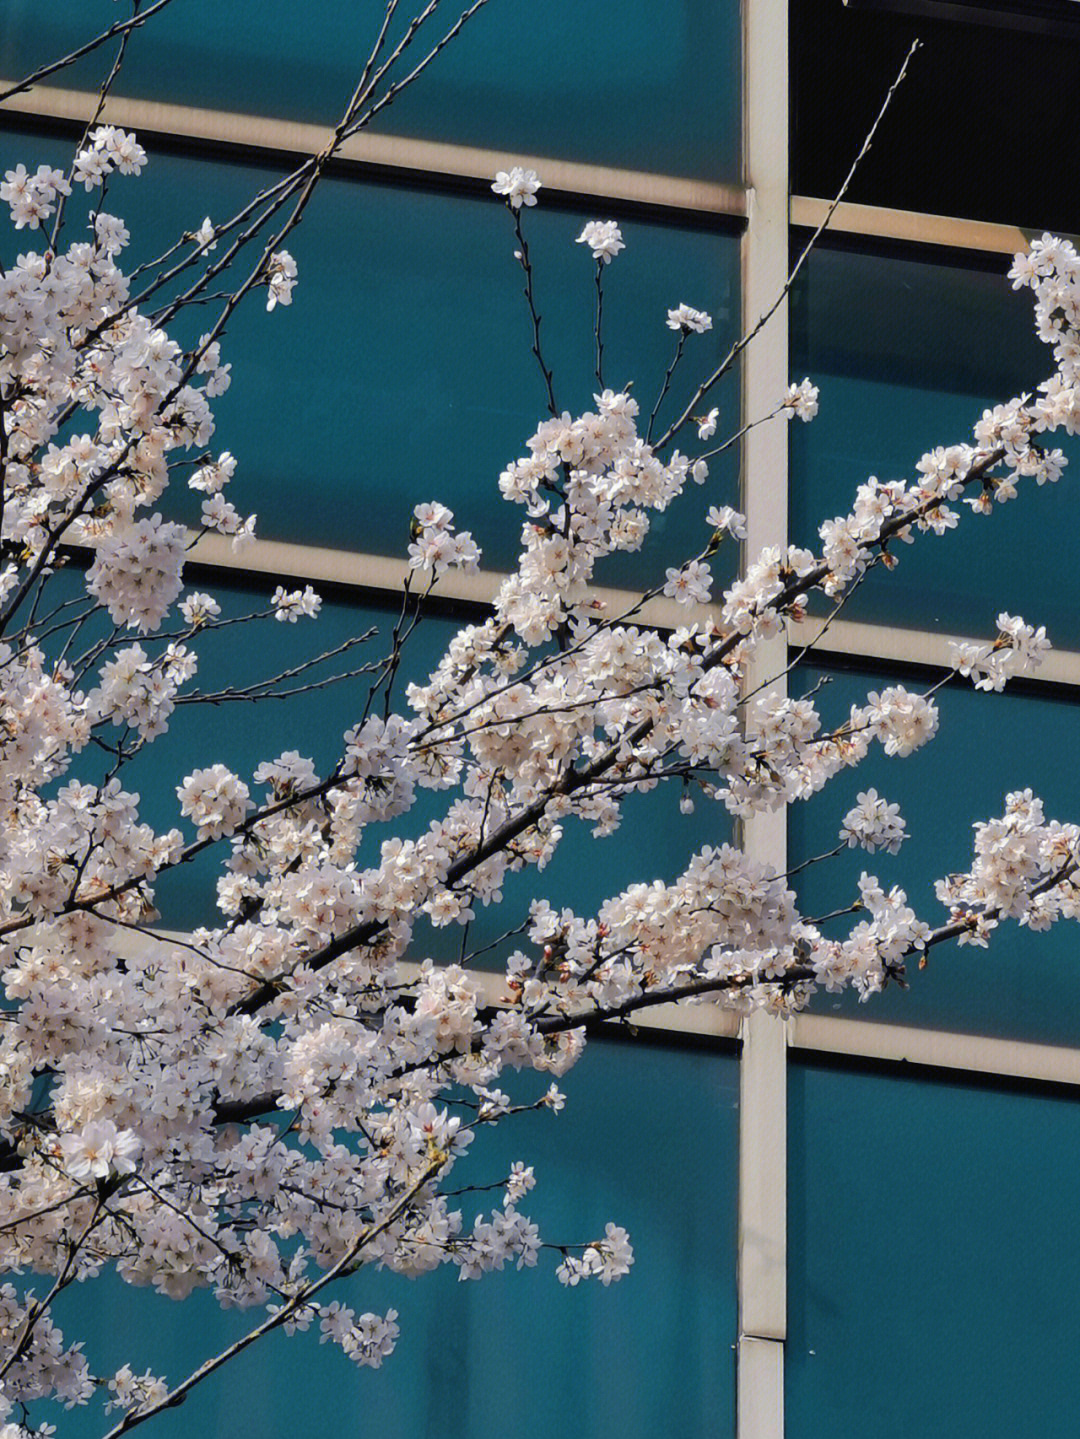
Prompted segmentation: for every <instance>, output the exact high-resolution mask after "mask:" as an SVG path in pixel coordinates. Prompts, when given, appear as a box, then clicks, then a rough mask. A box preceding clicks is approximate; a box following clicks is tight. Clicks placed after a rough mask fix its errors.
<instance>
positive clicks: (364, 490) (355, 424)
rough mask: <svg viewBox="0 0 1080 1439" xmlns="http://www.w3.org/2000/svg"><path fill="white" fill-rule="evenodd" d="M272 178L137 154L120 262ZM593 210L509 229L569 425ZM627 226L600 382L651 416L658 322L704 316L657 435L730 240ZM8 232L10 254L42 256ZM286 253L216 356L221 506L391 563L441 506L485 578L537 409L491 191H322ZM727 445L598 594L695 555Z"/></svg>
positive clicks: (660, 356)
mask: <svg viewBox="0 0 1080 1439" xmlns="http://www.w3.org/2000/svg"><path fill="white" fill-rule="evenodd" d="M5 153H7V154H8V155H9V156H10V157H11V160H10V161H9V162H8V163H9V164H11V163H14V162H15V160H16V159H18V160H22V161H23V162H24V163H26V164H27V166H29V167H34V166H36V165H37V164H39V163H41V162H43V161H45V160H49V161H51V162H53V163H60V162H62V161H63V159H64V157H65V155H66V154H67V153H69V147H68V146H67V143H66V142H65V141H62V140H60V139H56V138H53V139H50V140H44V139H41V138H40V137H30V136H25V135H14V136H12V135H9V136H7V137H6V144H5ZM0 168H4V167H3V166H0ZM276 174H277V172H271V171H269V170H264V169H262V168H259V167H254V166H252V167H247V166H242V165H221V164H213V163H210V162H208V161H203V160H195V159H190V158H181V157H178V156H175V155H165V154H154V155H153V156H152V158H151V163H150V165H149V166H148V167H147V170H146V171H144V173H143V175H142V176H141V177H140V178H139V179H138V180H134V179H127V180H126V181H125V180H124V178H123V177H118V178H117V180H116V184H115V186H114V187H113V189H112V190H111V191H110V196H109V203H110V204H111V205H112V206H113V207H114V208H115V210H116V211H117V212H119V213H121V214H122V215H123V216H124V218H125V221H126V223H127V225H128V228H129V229H130V231H131V233H132V236H133V239H132V244H131V247H130V250H129V251H128V252H127V255H126V258H127V265H128V268H130V267H131V266H132V265H134V264H135V263H137V262H139V261H142V260H145V259H149V258H151V257H153V256H155V255H157V254H158V253H160V252H161V251H162V250H163V249H164V248H165V247H166V246H168V245H169V244H171V243H172V242H173V241H174V240H175V239H176V237H177V236H178V235H179V234H180V233H182V232H183V231H184V230H189V231H190V230H192V229H194V228H197V227H198V225H199V224H200V223H201V221H202V218H203V216H204V214H206V213H207V212H209V213H210V215H211V216H212V217H213V218H214V219H215V220H221V219H223V218H224V217H225V216H227V215H231V214H233V213H234V212H235V211H236V210H237V209H238V208H239V206H240V205H241V204H242V203H244V202H245V201H246V200H247V199H249V198H250V197H251V195H252V194H253V193H255V192H256V190H258V189H260V188H261V187H263V186H264V185H266V184H268V183H270V182H272V181H273V180H274V179H275V178H276ZM85 211H86V204H85V200H84V199H82V198H81V191H80V192H79V195H78V196H76V197H73V201H72V209H71V211H70V215H71V230H70V234H71V235H72V236H74V237H76V238H77V237H78V236H79V234H80V227H81V226H82V224H83V222H84V216H85ZM588 218H589V215H587V214H584V213H583V212H582V213H578V212H572V211H570V210H567V209H564V208H560V207H559V206H556V205H552V204H548V205H547V206H538V207H537V209H536V210H535V211H533V212H530V213H529V214H528V215H527V216H526V224H527V227H528V232H529V234H530V236H531V237H532V238H531V250H532V257H533V263H534V268H535V288H536V296H537V303H538V305H539V307H540V310H541V312H542V315H543V343H544V348H545V354H546V357H547V359H548V362H549V364H550V365H551V366H552V368H553V369H554V372H555V394H556V399H557V402H558V404H559V405H560V407H563V408H565V409H568V410H570V411H572V412H573V413H575V414H577V413H581V412H583V411H585V410H588V409H592V408H594V401H593V394H594V392H595V391H596V389H597V385H596V382H595V375H594V370H593V366H594V351H595V342H594V338H593V327H594V312H595V292H594V288H593V274H594V268H595V267H594V264H593V261H592V260H591V258H590V256H589V255H588V253H587V252H586V249H585V247H584V246H580V245H576V244H575V243H574V240H575V237H576V236H577V235H578V234H579V233H580V230H581V226H582V223H583V219H588ZM625 234H626V241H627V249H626V251H625V253H624V254H622V255H620V256H619V257H618V261H617V262H616V263H615V264H612V265H610V266H608V267H607V270H606V272H605V276H604V284H605V289H606V298H605V305H604V313H605V367H604V375H605V379H606V380H607V382H608V384H613V385H619V386H621V385H624V384H626V383H628V382H634V385H635V388H634V394H635V396H636V397H637V399H638V402H639V404H640V405H641V407H642V410H643V412H644V414H645V415H646V416H647V415H648V414H649V412H650V411H651V409H652V406H653V403H654V400H655V398H656V396H657V395H658V394H659V392H660V388H661V384H662V381H663V376H664V372H665V369H666V368H667V365H668V363H669V361H670V359H671V357H672V355H673V353H674V347H675V336H674V335H673V334H672V332H671V331H670V330H669V329H667V327H666V318H667V310H668V308H670V307H673V306H675V305H677V304H679V303H680V302H682V301H685V302H686V303H688V304H692V305H694V306H696V307H699V308H703V309H706V310H708V311H709V313H710V314H711V315H712V317H713V321H714V329H713V330H712V331H711V332H710V333H708V334H705V335H700V336H699V335H692V336H690V340H689V343H688V344H687V348H686V355H685V357H684V359H683V362H682V365H681V368H680V370H679V371H677V372H676V376H675V380H674V382H673V384H672V389H671V392H670V394H669V396H668V399H667V401H666V403H665V405H664V406H663V408H662V409H661V412H660V416H659V421H658V423H659V424H664V423H666V421H667V420H670V419H672V418H674V417H675V416H676V415H677V414H678V413H679V410H680V409H681V407H682V406H684V405H685V404H686V402H687V401H688V399H689V397H690V395H691V394H692V393H693V389H694V387H695V386H696V385H697V383H698V381H699V380H700V379H701V378H703V377H704V375H705V374H706V373H707V372H708V370H709V368H710V367H712V366H715V364H716V363H717V361H718V359H719V358H720V356H721V354H722V353H723V352H724V351H725V350H726V348H727V346H728V344H729V343H730V339H731V336H732V334H733V333H734V329H735V327H736V325H737V324H738V273H739V272H738V266H739V244H738V240H737V238H736V237H734V236H733V235H727V234H721V233H718V232H716V231H715V230H705V229H686V228H682V229H676V228H671V227H669V226H667V225H665V224H662V223H660V222H658V221H648V222H645V221H638V220H634V221H632V222H629V221H628V222H627V223H626V226H625ZM12 238H13V239H14V238H15V237H14V236H13V237H12ZM17 238H18V241H19V242H20V248H22V246H23V244H26V245H28V246H33V245H35V244H36V246H37V247H38V248H40V246H41V244H43V241H41V240H40V237H39V238H38V239H37V240H36V241H35V238H34V237H33V236H31V235H25V234H24V233H20V234H19V236H18V237H17ZM288 245H289V248H290V250H291V251H292V253H293V254H294V255H295V256H296V260H297V264H298V266H299V272H300V278H299V283H298V285H297V289H296V293H295V296H294V299H293V303H292V305H291V306H290V307H289V308H287V309H282V308H280V307H279V308H278V309H276V310H275V311H274V312H273V313H272V314H267V313H266V312H265V304H264V302H263V300H262V298H261V296H260V295H258V294H256V295H252V296H251V298H250V301H249V303H248V304H247V305H246V306H241V308H240V310H239V311H238V312H237V314H236V315H235V316H234V317H233V318H232V320H231V321H230V323H229V328H228V332H227V336H226V339H225V342H224V345H223V357H224V359H225V360H227V361H229V362H231V363H232V366H233V369H232V374H233V384H232V387H231V388H230V389H229V391H228V392H227V393H226V394H225V395H223V396H222V397H221V398H220V399H219V400H217V401H216V402H215V404H214V413H215V416H216V418H217V431H216V433H215V435H214V439H213V442H212V443H213V446H214V448H215V449H216V450H220V449H228V450H231V451H232V453H233V454H234V455H236V456H237V459H238V462H239V463H238V468H237V474H236V479H235V481H234V483H233V485H232V486H231V497H232V499H233V502H234V503H235V504H236V506H237V508H238V509H240V510H241V511H243V512H245V513H247V512H249V511H252V510H254V511H256V512H257V513H258V516H259V533H260V534H261V535H262V536H263V537H264V538H270V539H286V540H290V541H293V542H294V543H303V544H311V545H327V546H330V547H332V548H336V549H351V550H363V551H366V552H370V553H376V554H381V555H391V556H397V555H404V552H405V549H406V547H407V545H408V532H409V522H410V518H411V515H412V510H413V506H414V505H416V504H418V503H420V502H421V501H425V500H431V499H438V500H441V501H442V502H443V503H445V504H448V505H449V506H450V507H451V509H453V510H454V512H455V517H456V522H457V524H458V525H459V527H460V528H461V529H468V530H471V531H472V533H473V535H474V537H475V538H476V541H477V543H478V544H479V545H480V546H481V549H482V551H483V560H482V563H483V565H484V566H485V567H486V568H491V569H506V568H509V567H511V566H512V564H513V562H514V559H515V556H516V553H517V548H518V544H519V541H520V536H521V524H522V520H523V518H524V510H523V509H522V508H521V507H520V506H518V505H511V504H508V503H506V502H505V501H504V500H503V499H502V497H501V495H500V493H499V490H498V477H499V473H500V471H501V470H502V469H503V468H504V466H505V465H506V464H507V463H508V462H509V461H510V460H512V459H516V458H517V457H519V456H521V455H523V454H526V453H527V450H526V443H525V442H526V440H527V439H528V437H529V436H530V435H531V434H533V433H534V431H535V429H536V426H537V424H538V423H539V422H540V421H541V420H543V419H545V418H546V415H547V410H546V395H545V390H544V385H543V381H542V379H541V376H540V373H539V370H538V369H537V366H536V364H535V361H534V359H533V357H532V355H531V353H530V346H531V343H532V327H531V323H530V320H529V315H528V311H527V309H526V306H525V302H524V300H523V299H522V296H521V271H520V267H519V266H518V265H517V264H516V263H515V261H514V259H513V252H514V248H515V241H514V236H513V227H512V225H511V223H510V220H509V217H508V215H507V214H506V212H505V210H504V209H503V208H502V207H501V205H500V204H499V203H497V202H496V201H495V198H494V196H487V197H485V198H479V199H478V198H475V197H472V198H470V197H466V196H464V195H461V194H452V193H444V192H436V191H432V190H420V189H414V188H397V187H394V186H390V185H376V184H360V183H358V182H354V181H351V180H342V179H331V180H328V181H325V182H324V184H323V186H322V187H321V188H320V189H319V190H318V191H317V192H316V194H315V196H314V198H313V200H312V203H311V205H310V206H309V208H308V211H307V215H306V218H305V220H304V223H303V224H302V226H301V227H300V228H299V229H298V230H297V231H296V232H294V234H293V235H291V236H290V237H289V240H288ZM254 258H255V257H254V256H253V257H252V259H251V261H249V262H248V263H249V264H251V263H254ZM240 273H241V274H246V273H247V272H246V270H245V271H242V272H240ZM673 277H676V278H673ZM216 313H217V309H216V307H214V306H198V307H196V308H195V309H194V311H192V310H190V309H189V310H188V311H187V312H186V313H185V314H184V315H183V316H182V317H181V319H180V320H179V322H178V323H176V324H174V325H173V326H172V327H171V328H170V332H171V333H173V334H174V335H175V336H176V337H177V338H178V339H181V340H184V341H185V342H186V343H194V342H195V341H197V339H198V337H199V335H200V334H201V333H202V332H203V331H205V330H206V329H207V328H208V327H209V323H210V320H211V317H213V316H215V315H216ZM712 403H719V404H721V405H722V406H723V415H724V420H725V424H726V427H727V429H728V430H729V431H730V430H732V429H735V428H737V427H738V423H739V421H738V414H739V410H738V405H739V401H738V393H737V390H736V389H735V388H728V389H724V390H723V391H722V392H721V393H720V394H719V395H718V397H717V398H715V399H714V400H713V401H712ZM722 433H723V431H722V432H721V434H722ZM679 438H680V441H681V443H682V445H683V448H684V450H689V451H690V453H695V452H696V451H697V450H700V448H701V446H700V444H699V443H698V441H697V438H696V433H695V432H694V431H693V428H692V427H689V430H688V432H684V433H683V434H682V435H680V437H679ZM718 438H719V436H718ZM714 443H715V442H714ZM735 453H736V452H735V451H734V450H730V451H728V452H727V453H726V454H725V455H724V456H722V457H720V458H719V459H718V460H717V461H715V462H714V466H713V469H712V473H711V474H710V477H709V480H708V482H707V483H706V485H705V486H704V487H703V488H702V489H698V487H697V486H696V485H693V484H691V485H690V486H689V487H688V492H687V493H686V494H685V495H684V496H683V497H682V499H681V500H680V501H679V502H678V503H676V504H673V505H672V506H671V507H670V509H669V510H667V511H666V512H665V513H663V514H658V515H656V516H655V517H654V519H653V528H652V531H651V534H650V539H649V541H648V542H647V543H646V547H645V549H644V550H643V551H642V552H641V553H639V554H634V555H623V556H616V557H615V558H614V559H613V560H612V562H611V563H609V564H605V565H602V566H600V567H599V568H598V570H597V580H598V582H599V583H603V584H612V585H620V586H627V587H635V588H642V589H644V588H647V587H649V586H651V585H653V584H655V583H657V582H659V583H660V584H663V579H664V568H665V567H666V566H667V565H671V564H673V563H676V562H680V563H681V562H682V561H683V560H684V559H686V558H688V557H689V556H691V555H694V554H697V553H699V552H700V550H701V549H702V548H703V546H704V543H705V542H706V540H707V537H708V531H707V530H706V527H705V524H704V517H705V511H706V509H707V508H708V506H709V505H710V504H713V503H717V504H737V502H738V501H737V463H736V460H735ZM197 498H198V499H201V496H199V497H196V496H194V495H191V496H189V505H188V509H187V511H186V512H184V513H185V517H187V518H194V517H196V516H197V514H198V504H197V503H196V499H197ZM732 563H733V561H732ZM722 569H723V565H722V563H721V564H720V565H718V566H717V570H718V574H719V573H720V572H721V571H722ZM730 578H731V571H730V563H729V568H728V576H727V581H725V582H728V581H729V580H730Z"/></svg>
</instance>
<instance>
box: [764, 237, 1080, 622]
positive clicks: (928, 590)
mask: <svg viewBox="0 0 1080 1439" xmlns="http://www.w3.org/2000/svg"><path fill="white" fill-rule="evenodd" d="M992 263H993V268H992V269H990V270H987V269H975V268H961V267H959V266H956V265H946V264H942V263H937V262H935V263H928V262H926V261H924V260H919V259H911V258H907V257H900V256H898V255H886V254H880V253H853V252H850V251H848V250H830V249H818V250H816V251H815V252H814V253H813V254H812V255H811V256H810V258H809V260H808V261H807V264H806V266H805V267H804V269H803V272H802V275H801V277H800V280H799V282H798V283H797V285H796V288H795V292H794V295H793V298H792V324H791V342H792V360H791V372H792V376H793V378H795V379H801V378H802V376H803V375H804V374H809V375H810V376H811V377H812V379H813V380H814V381H815V383H816V384H819V385H820V386H821V411H820V414H819V415H818V417H817V419H815V420H814V421H813V423H812V424H810V425H794V426H793V427H792V434H791V489H790V494H791V506H790V510H791V536H792V540H793V541H794V542H797V543H799V544H810V545H814V546H816V545H817V543H818V541H817V530H818V526H819V525H820V524H821V522H822V521H823V520H826V519H831V518H832V517H833V516H834V515H843V514H847V513H848V512H849V511H850V509H851V504H852V497H853V495H854V491H855V487H856V486H857V485H858V484H860V483H861V482H862V481H863V480H865V479H866V477H867V475H869V474H875V475H877V476H879V477H880V478H882V479H894V478H914V477H915V474H916V471H915V464H916V462H917V461H918V459H919V458H920V457H921V456H922V455H923V454H924V453H925V452H926V451H927V450H930V449H933V448H934V447H935V446H936V445H951V444H957V443H965V442H970V440H971V430H972V426H973V424H974V423H975V421H976V420H978V419H979V417H980V416H981V414H982V412H983V410H984V409H985V408H986V407H987V406H990V405H994V404H1000V403H1003V402H1005V401H1007V400H1009V399H1011V398H1012V397H1013V396H1015V395H1021V394H1028V393H1031V392H1032V391H1034V389H1035V387H1036V386H1037V385H1038V384H1039V383H1040V381H1042V380H1044V379H1045V378H1046V377H1047V376H1048V375H1049V374H1050V372H1051V370H1052V368H1053V362H1052V359H1051V356H1050V351H1049V349H1048V348H1047V347H1046V346H1045V345H1043V344H1041V343H1040V342H1039V341H1038V340H1037V339H1036V337H1035V334H1034V326H1033V310H1032V304H1031V297H1030V292H1029V291H1023V292H1019V293H1017V292H1014V291H1013V290H1012V289H1011V288H1010V284H1009V282H1008V280H1007V279H1006V278H1005V272H1006V270H1007V269H1008V268H1009V260H1008V257H1007V256H1000V257H996V258H995V259H994V261H993V262H992ZM1053 443H1054V444H1059V445H1061V447H1062V448H1063V449H1064V450H1065V451H1066V453H1067V454H1068V455H1069V456H1070V457H1071V465H1070V467H1069V468H1067V469H1066V471H1065V475H1064V476H1063V478H1062V480H1061V481H1060V482H1059V483H1058V484H1057V485H1045V486H1043V487H1042V488H1041V489H1040V488H1039V487H1038V486H1036V485H1035V484H1034V483H1032V482H1031V481H1030V480H1029V481H1021V484H1020V493H1019V497H1018V499H1017V500H1015V501H1013V502H1011V503H1009V504H1005V505H1001V506H997V507H996V508H995V511H994V513H993V514H992V515H989V516H985V517H984V516H980V515H974V514H972V512H971V510H970V509H969V507H968V506H967V505H964V504H959V505H957V506H955V508H957V509H958V510H960V512H961V518H960V524H959V526H958V527H957V529H956V530H953V531H950V532H949V533H948V534H947V535H946V536H945V537H944V538H943V539H941V540H937V539H935V537H934V536H932V535H927V536H917V537H916V541H915V544H914V545H912V546H907V545H899V546H897V547H896V554H897V557H898V559H899V561H900V563H899V565H898V567H897V569H896V570H895V571H894V572H893V573H891V574H890V573H888V572H885V571H877V572H875V573H873V574H871V575H870V577H869V578H868V579H867V581H866V582H865V584H864V585H863V586H862V588H861V589H860V591H859V593H858V595H857V596H856V597H855V599H854V600H853V601H852V603H851V604H850V605H849V607H848V610H847V611H846V617H847V618H849V619H857V620H867V621H872V622H875V623H889V624H894V625H896V624H899V625H911V626H917V627H919V628H923V629H942V630H944V631H946V632H947V633H951V634H971V635H982V634H986V635H987V636H988V637H989V636H991V635H992V634H993V633H994V628H993V627H994V621H995V619H996V617H997V615H998V613H999V612H1000V611H1001V610H1003V609H1005V610H1008V611H1009V612H1010V613H1011V614H1022V615H1023V616H1024V618H1025V619H1027V620H1029V621H1030V622H1032V623H1038V624H1045V625H1046V627H1047V631H1048V633H1049V634H1050V636H1051V639H1053V640H1054V642H1055V643H1056V644H1058V645H1061V646H1066V645H1068V646H1076V645H1080V611H1078V610H1077V607H1076V604H1075V602H1074V598H1073V594H1072V591H1071V589H1070V587H1069V586H1068V585H1067V584H1060V585H1059V584H1056V583H1052V582H1049V577H1051V576H1057V575H1068V574H1071V573H1072V571H1073V568H1074V566H1075V559H1076V542H1075V536H1076V524H1077V517H1078V515H1080V499H1078V497H1077V491H1076V478H1075V475H1074V473H1073V470H1074V468H1075V466H1076V464H1077V463H1078V462H1080V446H1078V445H1077V444H1076V442H1075V440H1073V441H1069V440H1068V438H1066V437H1062V436H1058V437H1054V439H1053Z"/></svg>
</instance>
